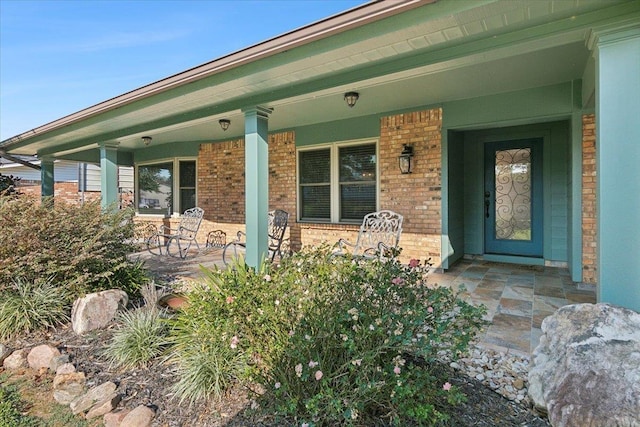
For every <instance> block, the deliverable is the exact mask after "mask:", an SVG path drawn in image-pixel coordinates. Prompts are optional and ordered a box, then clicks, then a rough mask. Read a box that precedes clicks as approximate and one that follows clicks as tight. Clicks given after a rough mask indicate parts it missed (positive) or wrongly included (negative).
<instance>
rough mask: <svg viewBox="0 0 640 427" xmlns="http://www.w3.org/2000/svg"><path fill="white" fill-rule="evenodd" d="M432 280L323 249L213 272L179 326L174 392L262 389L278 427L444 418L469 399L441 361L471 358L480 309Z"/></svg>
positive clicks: (418, 271)
mask: <svg viewBox="0 0 640 427" xmlns="http://www.w3.org/2000/svg"><path fill="white" fill-rule="evenodd" d="M425 280H426V268H425V266H421V265H418V263H417V262H416V261H412V263H411V266H406V265H401V264H399V263H398V262H396V261H389V262H379V261H367V262H358V261H355V260H351V259H350V258H346V257H345V258H342V257H331V256H330V255H329V251H328V249H327V248H322V249H319V250H313V251H304V252H302V253H298V254H296V255H294V256H292V257H288V258H286V259H284V260H282V262H281V263H280V265H278V266H274V265H271V264H263V265H262V266H261V267H260V269H258V270H257V271H254V270H253V269H250V268H247V267H246V266H236V268H235V269H228V270H226V271H219V270H214V271H211V272H209V274H208V279H207V282H206V283H205V284H204V285H203V286H202V288H200V289H197V290H195V291H194V292H193V293H191V294H190V295H189V306H188V307H187V308H186V309H184V311H183V312H182V313H180V314H179V315H178V316H177V317H176V318H175V319H174V320H173V332H172V333H173V336H174V339H175V342H176V348H175V350H176V353H175V360H176V361H177V363H178V364H179V366H180V372H181V380H180V381H181V383H180V386H179V387H180V388H181V389H183V390H190V392H189V393H184V394H183V395H182V396H183V397H184V398H187V399H188V400H193V399H194V398H203V397H205V398H206V397H215V396H219V395H220V393H222V392H223V391H224V386H225V385H227V384H229V383H230V381H232V380H237V381H258V382H259V383H262V384H263V386H264V388H265V390H266V393H265V394H264V396H263V405H262V407H263V408H264V410H265V411H269V412H270V413H272V414H273V413H275V414H277V416H279V417H280V418H281V419H282V421H283V423H290V422H297V423H303V422H306V423H309V424H310V425H372V424H374V420H380V419H384V420H385V421H386V422H387V423H391V424H396V425H402V424H405V425H406V424H407V423H409V424H415V425H429V424H430V423H433V422H436V421H439V420H445V419H446V418H447V415H446V411H447V410H446V408H447V405H449V404H451V403H455V402H459V401H460V400H461V399H462V397H461V396H460V394H459V393H458V392H457V391H456V389H455V387H450V384H448V382H447V378H446V377H442V374H441V373H440V369H439V367H440V365H439V364H438V363H436V361H437V359H438V356H439V355H438V353H439V352H440V353H441V352H448V353H450V354H453V355H455V354H457V353H460V352H462V351H464V350H465V349H466V348H467V346H468V344H469V342H470V341H471V340H472V339H473V338H474V336H475V334H476V333H477V332H478V330H479V328H480V327H481V326H482V325H483V321H482V314H483V310H481V309H477V308H474V307H472V306H470V305H468V304H466V303H465V302H463V301H462V300H460V299H458V298H457V296H456V294H454V293H453V292H452V291H451V290H449V289H446V288H432V287H430V286H428V285H427V284H426V281H425ZM187 361H189V362H187ZM205 365H206V366H207V368H204V366H205ZM219 378H224V379H225V380H226V381H219V380H217V379H219ZM214 380H216V381H217V383H216V384H220V386H216V387H213V386H212V384H213V381H214ZM196 390H197V392H196Z"/></svg>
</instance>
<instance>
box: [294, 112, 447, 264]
mask: <svg viewBox="0 0 640 427" xmlns="http://www.w3.org/2000/svg"><path fill="white" fill-rule="evenodd" d="M441 127H442V109H439V108H437V109H432V110H427V111H416V112H412V113H405V114H398V115H394V116H388V117H383V118H382V119H381V120H380V143H379V157H380V158H379V162H380V209H389V210H393V211H396V212H398V213H400V214H402V215H403V216H404V224H403V232H402V237H401V238H400V246H401V247H402V255H401V260H402V261H408V260H409V259H411V258H417V259H421V260H425V259H427V258H431V261H432V262H433V264H434V266H436V267H438V266H439V265H440V262H441V254H440V242H441V237H440V236H441V234H442V221H441V212H440V206H441V185H442V184H441V182H442V180H441V157H442V149H441ZM403 144H411V145H413V147H414V153H415V155H414V157H413V159H412V162H413V173H412V174H410V175H403V174H402V173H400V168H399V166H398V156H399V155H400V153H401V152H402V145H403ZM300 228H301V241H302V243H303V244H305V245H309V244H313V245H315V244H319V243H321V242H323V241H324V242H328V243H330V244H333V243H335V242H336V241H337V240H338V239H339V238H346V239H348V240H350V241H352V242H355V238H356V236H357V233H358V229H359V227H358V226H355V225H341V224H302V225H301V227H300Z"/></svg>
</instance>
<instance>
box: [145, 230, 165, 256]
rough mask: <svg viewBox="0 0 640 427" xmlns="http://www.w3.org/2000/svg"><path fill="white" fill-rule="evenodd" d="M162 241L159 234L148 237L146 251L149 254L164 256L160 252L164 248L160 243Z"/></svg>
mask: <svg viewBox="0 0 640 427" xmlns="http://www.w3.org/2000/svg"><path fill="white" fill-rule="evenodd" d="M163 239H164V237H163V236H161V235H159V234H154V235H153V236H151V237H149V238H148V239H147V250H148V251H149V253H151V254H153V255H164V254H163V251H162V248H163V247H164V243H163V242H162V240H163Z"/></svg>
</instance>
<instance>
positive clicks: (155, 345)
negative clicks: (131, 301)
mask: <svg viewBox="0 0 640 427" xmlns="http://www.w3.org/2000/svg"><path fill="white" fill-rule="evenodd" d="M142 294H143V296H144V302H145V305H144V306H143V307H141V308H138V309H135V310H126V311H123V312H120V313H119V315H118V322H117V324H118V326H117V329H116V330H115V332H114V334H113V337H112V338H111V340H110V341H109V342H108V343H107V346H106V348H105V350H104V355H105V356H106V358H107V359H108V360H109V361H110V362H111V364H112V365H114V366H117V367H119V368H124V369H127V368H139V367H145V366H147V365H148V364H149V362H151V361H153V360H154V359H156V358H157V357H159V356H161V355H163V354H164V353H165V351H166V350H167V347H168V345H169V341H168V335H169V330H168V327H167V323H166V320H165V319H164V318H163V315H164V314H165V313H164V310H162V309H160V308H158V305H157V302H158V299H159V298H160V297H161V296H162V293H161V292H159V291H158V290H157V289H156V288H155V285H154V284H147V285H146V286H145V287H144V288H143V292H142Z"/></svg>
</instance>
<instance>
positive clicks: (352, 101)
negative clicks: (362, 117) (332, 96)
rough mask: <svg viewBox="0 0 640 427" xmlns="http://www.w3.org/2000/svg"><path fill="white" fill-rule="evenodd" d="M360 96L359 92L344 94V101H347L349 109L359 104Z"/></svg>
mask: <svg viewBox="0 0 640 427" xmlns="http://www.w3.org/2000/svg"><path fill="white" fill-rule="evenodd" d="M358 98H360V94H359V93H358V92H347V93H345V94H344V100H345V101H347V105H348V106H349V107H353V106H354V105H356V102H358Z"/></svg>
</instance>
